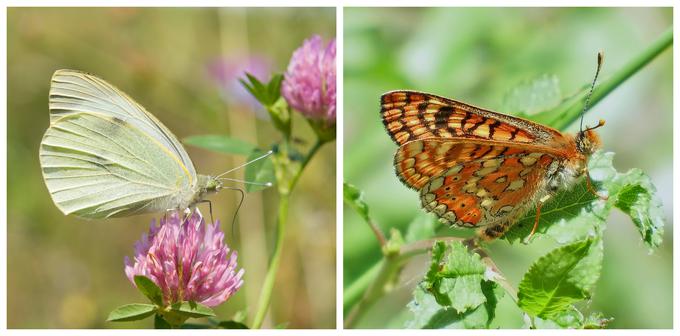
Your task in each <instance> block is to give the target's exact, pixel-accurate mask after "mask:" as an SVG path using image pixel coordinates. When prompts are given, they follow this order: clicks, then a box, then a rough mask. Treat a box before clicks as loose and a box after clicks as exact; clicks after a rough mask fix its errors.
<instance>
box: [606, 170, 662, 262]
mask: <svg viewBox="0 0 680 336" xmlns="http://www.w3.org/2000/svg"><path fill="white" fill-rule="evenodd" d="M620 179H621V180H626V182H627V183H626V184H625V185H624V186H623V187H622V188H621V191H620V192H619V194H618V197H617V198H616V200H615V203H614V205H615V206H616V207H617V208H619V209H621V211H623V212H624V213H626V214H627V215H628V216H629V217H630V218H631V219H632V220H633V223H635V226H636V227H637V229H638V231H639V232H640V235H641V236H642V241H643V242H644V243H645V244H646V245H647V246H648V247H649V248H650V251H651V249H652V248H656V247H658V246H659V245H661V241H662V239H663V227H664V220H665V219H664V218H665V216H664V213H663V209H662V208H661V201H659V200H658V198H657V197H656V196H655V192H656V188H655V187H654V185H652V183H651V180H650V179H649V177H647V176H646V175H644V174H643V173H642V171H640V170H639V169H631V170H630V171H628V172H627V173H626V174H624V175H622V176H620Z"/></svg>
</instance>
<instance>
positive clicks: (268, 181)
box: [245, 149, 276, 192]
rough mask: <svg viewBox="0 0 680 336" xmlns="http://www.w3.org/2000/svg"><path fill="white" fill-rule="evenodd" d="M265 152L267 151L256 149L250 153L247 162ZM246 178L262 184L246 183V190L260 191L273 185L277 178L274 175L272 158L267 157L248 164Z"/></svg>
mask: <svg viewBox="0 0 680 336" xmlns="http://www.w3.org/2000/svg"><path fill="white" fill-rule="evenodd" d="M264 154H266V153H265V152H262V151H261V150H258V149H256V150H254V151H253V152H252V153H250V155H249V156H248V158H247V159H246V162H248V161H251V160H254V159H256V158H258V157H260V156H262V155H264ZM245 179H246V181H248V182H255V183H258V184H261V185H257V184H250V183H248V184H246V185H245V186H246V192H253V191H258V190H262V189H266V188H269V187H270V186H272V185H273V184H274V181H275V180H276V176H275V175H274V164H273V163H272V160H271V158H270V157H266V158H263V159H260V160H257V161H255V162H253V163H251V164H249V165H247V166H246V172H245Z"/></svg>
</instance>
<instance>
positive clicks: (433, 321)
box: [405, 281, 503, 329]
mask: <svg viewBox="0 0 680 336" xmlns="http://www.w3.org/2000/svg"><path fill="white" fill-rule="evenodd" d="M481 288H482V293H484V296H485V302H484V304H482V305H480V306H478V307H477V308H474V309H470V310H467V311H466V312H464V313H459V312H457V311H456V310H455V309H453V308H451V307H442V306H440V305H439V304H438V303H437V300H436V299H435V298H434V296H433V295H432V293H430V292H428V291H427V290H426V289H425V288H424V287H423V286H422V285H421V286H418V287H416V289H415V291H414V292H413V300H412V301H411V302H410V303H409V304H408V306H407V307H408V308H409V310H410V311H411V313H412V314H413V317H412V318H411V319H410V320H408V321H407V322H406V325H405V327H406V328H410V329H414V328H418V329H443V328H446V329H472V328H476V329H479V328H489V325H490V324H491V322H492V321H493V319H494V316H495V311H496V305H497V304H498V301H499V300H500V298H501V297H503V289H502V288H500V287H499V286H498V285H497V284H496V283H495V282H493V281H483V282H482V283H481Z"/></svg>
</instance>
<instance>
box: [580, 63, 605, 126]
mask: <svg viewBox="0 0 680 336" xmlns="http://www.w3.org/2000/svg"><path fill="white" fill-rule="evenodd" d="M602 62H604V53H603V52H602V51H600V52H598V53H597V70H595V78H593V83H592V84H591V85H590V91H589V92H588V95H587V96H586V102H585V104H584V105H583V111H581V126H580V127H579V130H580V131H581V132H583V116H584V115H585V114H586V111H587V110H588V105H589V104H590V96H591V95H592V94H593V89H595V82H596V81H597V76H598V75H599V74H600V69H601V68H602Z"/></svg>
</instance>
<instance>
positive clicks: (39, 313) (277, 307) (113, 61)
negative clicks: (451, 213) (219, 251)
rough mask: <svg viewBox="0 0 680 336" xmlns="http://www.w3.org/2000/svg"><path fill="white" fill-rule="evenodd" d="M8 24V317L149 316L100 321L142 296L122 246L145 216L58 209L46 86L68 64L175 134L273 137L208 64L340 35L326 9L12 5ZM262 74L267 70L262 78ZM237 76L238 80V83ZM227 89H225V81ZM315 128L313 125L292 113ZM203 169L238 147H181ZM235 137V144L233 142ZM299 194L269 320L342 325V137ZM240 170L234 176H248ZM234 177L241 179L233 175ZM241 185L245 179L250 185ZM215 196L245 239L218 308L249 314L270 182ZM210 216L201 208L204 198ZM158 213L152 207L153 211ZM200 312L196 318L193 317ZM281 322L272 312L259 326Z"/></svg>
mask: <svg viewBox="0 0 680 336" xmlns="http://www.w3.org/2000/svg"><path fill="white" fill-rule="evenodd" d="M7 14H8V15H7V18H8V22H7V27H8V32H7V37H8V44H7V47H8V81H7V82H8V127H7V129H8V157H7V162H8V191H7V199H8V218H7V220H8V230H7V234H8V251H7V252H8V254H7V255H8V287H7V293H8V298H7V299H8V300H7V303H8V307H7V311H8V316H7V325H8V327H9V328H149V327H151V324H150V322H149V320H143V321H139V322H131V323H110V322H106V318H107V314H108V313H109V312H110V311H111V310H112V309H113V308H115V307H117V306H119V305H121V304H124V303H129V302H143V301H144V298H143V297H142V296H141V295H140V294H139V292H138V291H137V290H136V289H135V288H134V287H133V286H131V285H130V283H129V282H128V281H127V279H126V278H125V274H124V272H123V257H124V256H126V255H128V256H130V255H132V253H133V246H132V245H133V243H134V242H135V241H136V240H137V239H139V237H140V236H141V234H142V232H145V231H146V230H147V228H148V225H149V223H150V220H151V218H152V217H154V216H151V215H147V216H136V217H129V218H123V219H112V220H105V221H86V220H82V219H78V218H75V217H70V216H69V217H66V216H63V215H62V214H61V213H60V212H59V210H58V209H57V208H56V207H55V206H54V205H53V204H52V201H51V200H50V197H49V194H48V192H47V190H46V188H45V185H44V183H43V180H42V177H41V174H40V167H39V164H38V145H39V143H40V139H41V137H42V134H43V132H44V131H45V129H46V128H47V126H48V122H49V118H48V108H47V95H48V90H49V82H50V77H51V75H52V73H53V72H54V71H55V70H57V69H61V68H72V69H78V70H83V71H87V72H90V73H93V74H96V75H97V76H100V77H102V78H104V79H106V80H107V81H109V82H111V83H112V84H114V85H116V86H117V87H118V88H120V89H121V90H123V91H124V92H126V93H128V94H129V95H131V96H132V97H133V98H134V99H135V100H137V101H138V102H139V103H140V104H142V105H143V106H145V107H146V108H147V109H148V110H149V111H151V113H153V114H154V115H155V116H157V117H158V118H159V119H160V120H161V121H162V122H163V123H164V124H165V125H166V126H168V128H169V129H170V130H172V131H173V133H175V134H176V135H177V136H178V138H180V139H183V138H185V137H188V136H191V135H203V134H224V135H228V136H230V137H232V138H235V139H241V140H243V141H246V142H249V143H252V144H256V145H258V146H260V147H262V148H268V147H269V146H270V145H271V144H272V143H274V142H275V141H278V140H280V139H278V138H275V137H276V136H277V135H276V134H277V133H276V132H273V131H272V130H273V128H272V127H273V126H272V125H271V123H270V122H269V121H264V120H262V119H259V118H258V117H257V116H258V115H264V114H266V113H262V112H263V111H256V109H257V108H256V107H255V106H253V104H249V103H246V102H242V101H239V100H238V99H236V98H237V97H236V98H235V97H234V96H233V95H228V94H225V92H224V90H223V89H221V88H220V87H218V85H219V84H218V83H217V82H216V81H215V80H214V77H215V76H214V74H211V73H210V71H211V70H210V69H211V67H210V66H209V65H210V64H214V62H215V60H216V59H217V58H219V57H221V56H223V57H233V58H240V59H249V58H250V57H255V56H257V58H258V59H262V58H266V59H267V62H268V63H269V64H271V68H272V71H273V72H276V73H282V72H284V71H285V67H286V65H287V64H288V61H289V59H290V56H291V54H292V52H293V51H294V50H295V48H297V47H298V46H299V45H300V44H301V43H302V41H303V40H304V39H305V38H307V37H309V36H311V35H312V34H320V35H321V36H322V37H323V38H324V39H330V38H332V37H334V36H335V11H334V9H332V8H328V9H304V8H294V9H292V8H291V9H284V8H279V9H266V8H258V9H238V8H228V9H217V8H205V9H193V8H174V9H158V8H145V9H142V8H63V9H57V8H10V9H8V13H7ZM260 79H261V80H268V78H260ZM235 84H236V85H235V87H239V86H240V84H239V83H235ZM226 93H228V92H226ZM293 122H294V123H296V124H297V125H298V126H299V127H300V129H301V130H303V132H302V134H303V137H302V138H301V139H299V141H310V139H313V138H314V134H313V131H312V130H311V129H310V128H308V127H306V122H305V120H304V119H302V118H300V117H296V118H295V119H294V120H293ZM186 148H187V150H188V152H189V154H190V155H191V158H192V159H193V161H194V164H195V166H196V168H197V170H198V172H199V173H203V174H218V173H220V172H222V171H226V170H227V169H229V168H231V167H235V166H236V165H238V164H240V163H243V162H244V160H245V159H246V157H245V156H243V155H231V154H224V155H222V154H218V153H214V152H209V151H205V150H201V149H197V148H196V147H192V146H186ZM225 150H228V149H225ZM319 154H320V155H318V156H317V157H315V158H314V160H312V162H311V163H310V165H309V167H307V169H306V172H305V176H304V177H303V178H302V179H301V180H300V183H299V186H298V188H297V189H296V190H295V192H294V193H293V195H292V200H291V205H290V206H291V208H290V211H289V216H290V217H289V222H290V225H289V231H288V239H289V241H288V242H287V244H286V246H285V248H284V251H283V257H282V267H281V269H280V274H279V275H278V277H277V283H276V287H275V288H276V289H277V290H276V291H275V292H274V296H273V299H272V307H271V312H270V314H271V316H272V317H273V318H272V320H274V321H288V324H287V325H288V327H293V328H332V327H334V326H335V288H336V286H335V232H336V231H335V225H334V223H335V191H334V190H335V149H334V146H332V145H329V146H325V147H324V148H323V149H322V150H321V152H320V153H319ZM243 173H244V172H243V170H241V171H238V172H235V173H234V174H233V175H232V176H231V177H236V178H243ZM235 186H236V185H235ZM240 187H243V186H242V185H241V186H240ZM239 197H240V194H239V193H237V192H230V191H229V190H224V191H222V192H220V193H219V194H217V195H215V196H213V197H211V198H210V199H211V200H212V206H213V215H214V217H215V218H216V219H218V218H219V219H220V220H221V222H222V223H223V224H222V225H223V230H224V231H225V233H226V235H227V238H226V240H227V242H228V244H229V245H230V246H233V247H234V248H235V249H237V250H238V251H239V264H240V265H242V266H243V267H244V268H245V269H246V272H245V275H244V280H245V284H244V285H243V287H242V288H241V290H240V291H239V292H237V293H236V295H235V296H234V297H232V298H231V299H230V300H229V301H228V302H227V303H225V304H223V305H221V306H218V307H216V308H215V313H216V314H217V316H218V317H219V318H220V319H221V320H230V319H235V320H237V321H236V322H239V321H244V318H245V321H249V320H250V319H252V315H250V316H248V314H253V313H254V309H255V308H256V304H257V298H258V297H259V295H260V289H261V286H262V281H263V278H264V274H265V272H266V269H267V261H268V258H269V256H270V253H271V250H272V248H273V241H274V239H275V234H276V232H275V230H274V229H275V225H274V223H275V220H276V204H277V202H276V192H275V191H274V190H263V191H261V192H254V193H250V194H248V195H247V198H246V200H245V202H244V205H243V207H242V208H241V209H240V211H239V217H238V221H237V222H236V223H235V224H233V225H234V228H233V232H234V234H235V235H232V233H231V232H232V227H231V226H232V224H231V218H232V216H233V214H234V211H235V210H236V205H237V204H238V200H239ZM202 211H203V213H204V214H206V215H207V211H208V209H207V207H205V208H203V209H202ZM158 216H160V214H159V215H156V216H155V217H158ZM198 321H200V320H198ZM267 326H268V327H273V325H272V324H269V323H267V322H266V323H265V327H267Z"/></svg>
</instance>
